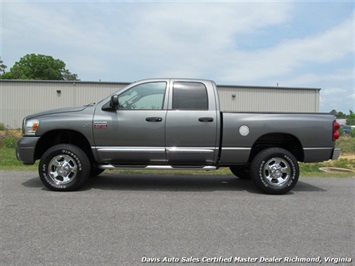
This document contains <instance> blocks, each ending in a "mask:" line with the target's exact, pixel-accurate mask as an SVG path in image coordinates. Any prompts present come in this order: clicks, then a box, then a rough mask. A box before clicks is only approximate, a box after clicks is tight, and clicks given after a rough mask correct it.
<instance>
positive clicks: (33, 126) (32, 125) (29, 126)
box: [24, 119, 39, 135]
mask: <svg viewBox="0 0 355 266" xmlns="http://www.w3.org/2000/svg"><path fill="white" fill-rule="evenodd" d="M24 126H25V130H24V131H25V132H24V134H25V135H35V134H36V131H37V129H38V126H39V120H37V119H31V120H28V121H25V122H24Z"/></svg>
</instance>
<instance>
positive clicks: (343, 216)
mask: <svg viewBox="0 0 355 266" xmlns="http://www.w3.org/2000/svg"><path fill="white" fill-rule="evenodd" d="M0 182H1V183H0V184H1V218H0V219H1V256H0V264H1V265H165V264H166V265H230V264H240V263H243V264H244V265H248V264H249V265H254V264H257V265H262V264H267V262H268V265H275V264H279V265H283V264H286V262H287V260H288V262H290V263H291V264H292V265H312V264H313V263H306V262H310V261H311V260H312V261H313V262H314V264H315V262H316V261H317V260H320V261H319V262H320V264H324V265H331V264H334V263H335V262H336V261H335V260H336V259H343V261H344V260H345V259H347V262H343V263H339V264H337V265H355V264H354V261H353V260H354V259H355V247H354V243H355V239H354V221H355V216H354V205H355V204H354V203H355V200H354V199H355V197H354V194H355V189H354V187H355V178H300V181H299V183H298V184H297V186H296V187H295V188H294V189H293V190H292V192H290V193H288V194H286V195H281V196H271V195H264V194H260V193H259V191H257V190H256V189H255V187H254V185H253V184H252V183H251V182H250V181H243V180H238V179H236V178H234V177H232V176H185V175H184V176H173V175H171V176H152V175H121V174H120V175H117V174H116V175H113V174H110V173H104V174H102V176H100V177H97V178H91V179H90V180H89V182H88V183H87V185H86V186H85V187H84V189H83V190H81V191H78V192H51V191H48V190H47V189H45V188H44V187H43V186H42V184H41V182H40V180H39V178H38V174H37V173H35V172H5V171H0ZM287 258H289V259H287ZM230 259H232V261H231V262H230V261H229V260H230ZM255 259H256V260H255ZM279 259H280V260H279ZM330 259H333V260H330ZM349 259H350V260H351V261H349ZM243 260H245V261H243ZM168 262H170V263H168ZM290 263H287V264H290ZM318 265H319V264H318Z"/></svg>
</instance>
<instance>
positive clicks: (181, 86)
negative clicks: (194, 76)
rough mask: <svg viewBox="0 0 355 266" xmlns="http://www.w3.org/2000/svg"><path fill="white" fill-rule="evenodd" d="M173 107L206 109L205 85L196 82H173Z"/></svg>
mask: <svg viewBox="0 0 355 266" xmlns="http://www.w3.org/2000/svg"><path fill="white" fill-rule="evenodd" d="M173 109H179V110H208V97H207V89H206V87H205V85H203V84H202V83H198V82H174V89H173Z"/></svg>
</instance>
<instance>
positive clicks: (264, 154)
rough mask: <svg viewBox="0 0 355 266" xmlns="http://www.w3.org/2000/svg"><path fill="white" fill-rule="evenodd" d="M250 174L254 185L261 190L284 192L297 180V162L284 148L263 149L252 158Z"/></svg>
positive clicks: (271, 192)
mask: <svg viewBox="0 0 355 266" xmlns="http://www.w3.org/2000/svg"><path fill="white" fill-rule="evenodd" d="M250 175H251V178H252V180H253V181H254V183H255V185H256V186H257V187H258V188H259V189H261V190H262V191H263V192H265V193H267V194H285V193H287V192H288V191H290V190H291V189H292V188H293V187H294V186H295V185H296V183H297V181H298V177H299V167H298V162H297V160H296V158H295V157H294V156H293V155H292V154H291V153H290V152H289V151H287V150H285V149H281V148H269V149H265V150H262V151H261V152H259V153H258V154H257V155H256V156H255V158H254V159H253V161H252V163H251V167H250Z"/></svg>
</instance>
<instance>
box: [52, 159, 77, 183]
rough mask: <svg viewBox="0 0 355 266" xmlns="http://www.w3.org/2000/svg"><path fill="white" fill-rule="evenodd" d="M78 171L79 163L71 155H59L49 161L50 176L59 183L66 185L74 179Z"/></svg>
mask: <svg viewBox="0 0 355 266" xmlns="http://www.w3.org/2000/svg"><path fill="white" fill-rule="evenodd" d="M77 173H78V165H77V163H76V161H75V160H74V159H73V158H72V157H71V156H69V155H64V154H61V155H57V156H55V157H54V158H53V159H52V160H51V161H50V162H49V165H48V174H49V177H50V178H51V179H52V180H53V182H54V183H55V184H57V185H64V184H67V183H69V182H71V181H73V180H74V179H75V177H76V175H77Z"/></svg>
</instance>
